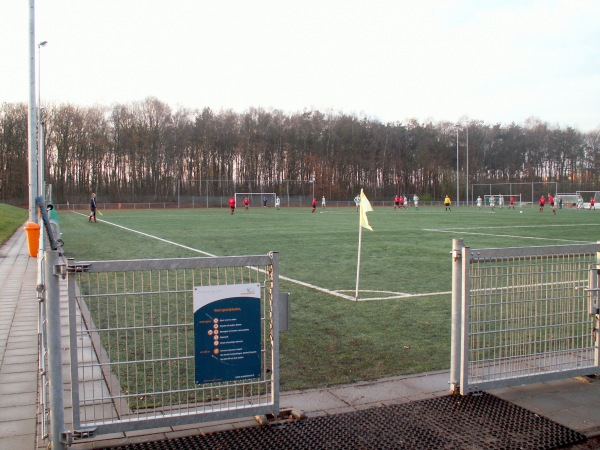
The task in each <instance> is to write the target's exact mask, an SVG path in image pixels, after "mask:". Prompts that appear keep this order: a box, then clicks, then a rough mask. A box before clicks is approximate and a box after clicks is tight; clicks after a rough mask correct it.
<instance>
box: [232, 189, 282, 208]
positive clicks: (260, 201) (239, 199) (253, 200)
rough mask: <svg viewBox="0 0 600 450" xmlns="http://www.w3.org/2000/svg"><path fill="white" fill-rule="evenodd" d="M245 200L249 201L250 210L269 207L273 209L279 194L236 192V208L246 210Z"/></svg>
mask: <svg viewBox="0 0 600 450" xmlns="http://www.w3.org/2000/svg"><path fill="white" fill-rule="evenodd" d="M244 199H248V207H249V208H258V207H259V206H260V207H267V208H273V207H274V206H275V200H276V199H277V194H275V192H236V193H235V207H236V208H244Z"/></svg>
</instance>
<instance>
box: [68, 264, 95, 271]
mask: <svg viewBox="0 0 600 450" xmlns="http://www.w3.org/2000/svg"><path fill="white" fill-rule="evenodd" d="M66 267H67V272H68V273H76V272H87V271H89V270H90V264H77V263H73V264H69V265H67V266H66Z"/></svg>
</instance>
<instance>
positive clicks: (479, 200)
mask: <svg viewBox="0 0 600 450" xmlns="http://www.w3.org/2000/svg"><path fill="white" fill-rule="evenodd" d="M482 203H483V200H481V195H478V196H477V209H478V210H479V211H481V204H482Z"/></svg>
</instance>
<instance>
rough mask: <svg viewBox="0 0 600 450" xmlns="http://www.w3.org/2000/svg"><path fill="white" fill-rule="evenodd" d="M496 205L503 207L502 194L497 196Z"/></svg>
mask: <svg viewBox="0 0 600 450" xmlns="http://www.w3.org/2000/svg"><path fill="white" fill-rule="evenodd" d="M498 206H499V207H500V209H504V197H503V196H502V194H500V195H499V196H498Z"/></svg>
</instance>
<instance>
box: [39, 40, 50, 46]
mask: <svg viewBox="0 0 600 450" xmlns="http://www.w3.org/2000/svg"><path fill="white" fill-rule="evenodd" d="M47 43H48V41H42V42H40V43H39V44H38V47H43V46H45V45H46V44H47Z"/></svg>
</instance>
